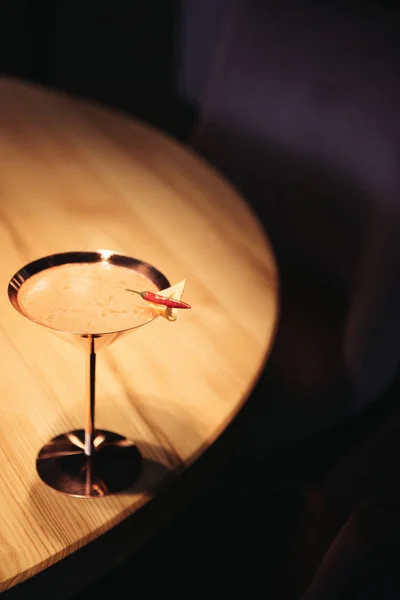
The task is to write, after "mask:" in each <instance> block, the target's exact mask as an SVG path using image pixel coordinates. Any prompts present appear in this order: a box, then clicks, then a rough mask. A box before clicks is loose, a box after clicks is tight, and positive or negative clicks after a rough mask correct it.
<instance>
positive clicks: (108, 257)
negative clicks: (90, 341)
mask: <svg viewBox="0 0 400 600" xmlns="http://www.w3.org/2000/svg"><path fill="white" fill-rule="evenodd" d="M98 262H103V263H108V264H111V265H116V266H119V267H126V268H128V269H132V270H133V271H136V272H137V273H141V274H142V275H144V276H145V277H147V278H148V279H150V280H151V281H152V282H153V283H154V284H155V285H156V286H157V288H158V289H159V290H162V289H165V288H168V287H170V282H169V281H168V279H167V278H166V277H165V275H164V274H163V273H161V271H159V270H158V269H157V268H156V267H154V266H153V265H151V264H150V263H148V262H146V261H143V260H140V259H138V258H133V257H131V256H127V255H125V254H122V253H119V252H114V251H111V250H87V251H86V250H76V251H70V252H59V253H56V254H49V255H48V256H43V257H41V258H38V259H36V260H33V261H31V262H29V263H27V264H26V265H25V266H23V267H22V268H21V269H19V270H18V271H17V272H16V273H15V274H14V275H13V276H12V277H11V279H10V281H9V283H8V298H9V300H10V302H11V304H12V305H13V307H14V308H15V309H16V310H17V311H18V312H19V313H20V314H21V315H23V316H24V317H26V318H27V319H29V320H30V321H32V322H33V323H37V324H39V325H42V327H46V328H47V329H51V330H53V331H59V332H63V333H69V334H75V335H80V336H82V337H96V338H98V337H101V336H104V335H113V334H118V333H122V332H124V331H130V330H132V329H138V328H139V327H142V326H143V325H146V324H147V323H150V322H152V321H154V319H156V318H157V317H158V316H159V315H155V316H154V317H152V318H150V319H148V320H147V321H144V322H143V323H141V324H140V325H135V326H133V327H128V328H124V329H118V330H115V331H105V332H97V333H93V334H90V333H89V334H88V333H87V332H82V331H71V330H65V329H60V328H57V327H51V326H49V325H45V324H44V323H41V322H40V321H37V320H35V319H32V318H31V317H30V316H29V315H28V314H27V313H26V312H25V311H24V310H23V309H22V307H21V305H20V304H19V302H18V292H19V290H20V288H21V287H22V285H23V284H24V283H25V282H26V281H27V280H28V279H29V278H30V277H32V276H33V275H36V274H37V273H40V272H41V271H45V270H46V269H51V268H53V267H59V266H62V265H66V264H73V263H75V264H85V263H98Z"/></svg>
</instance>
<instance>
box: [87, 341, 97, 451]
mask: <svg viewBox="0 0 400 600" xmlns="http://www.w3.org/2000/svg"><path fill="white" fill-rule="evenodd" d="M89 342H90V347H89V353H88V358H87V360H88V363H87V364H88V367H87V371H88V373H87V392H86V394H87V397H86V425H85V454H86V456H92V454H93V448H94V447H93V442H94V433H95V429H94V410H95V399H96V352H95V346H94V336H93V335H91V336H89Z"/></svg>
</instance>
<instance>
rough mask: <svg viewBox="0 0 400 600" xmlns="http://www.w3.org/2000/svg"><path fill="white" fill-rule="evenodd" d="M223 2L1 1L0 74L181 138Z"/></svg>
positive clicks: (199, 88)
mask: <svg viewBox="0 0 400 600" xmlns="http://www.w3.org/2000/svg"><path fill="white" fill-rule="evenodd" d="M225 4H226V0H223V1H215V2H213V1H210V0H204V1H203V0H202V1H201V2H198V1H196V0H187V1H185V2H182V1H177V0H150V1H147V2H133V1H132V2H129V1H127V0H111V1H105V0H97V1H96V0H69V1H67V0H56V1H54V0H53V1H52V0H3V1H2V2H1V3H0V73H1V74H7V75H12V76H16V77H21V78H24V79H28V80H31V81H34V82H40V83H42V84H45V85H48V86H51V87H55V88H58V89H61V90H66V91H68V92H71V93H73V94H77V95H83V96H86V97H89V98H93V99H94V100H97V101H99V102H103V103H105V104H108V105H113V106H117V107H119V108H121V109H123V110H126V111H128V112H130V113H132V114H134V115H135V116H138V117H140V118H142V119H145V120H147V121H150V122H151V123H153V124H155V125H158V126H159V127H161V128H163V129H166V130H168V131H170V132H171V133H174V134H175V135H176V136H178V137H185V136H186V135H187V134H188V131H190V127H191V124H192V123H193V118H194V114H195V105H196V103H197V102H198V100H199V97H200V96H201V93H202V88H203V83H204V79H205V77H206V71H207V63H208V61H209V60H210V58H211V54H212V48H213V40H214V37H215V34H216V31H217V30H218V26H219V22H220V19H221V15H222V11H223V7H224V5H225ZM188 15H190V19H189V18H188Z"/></svg>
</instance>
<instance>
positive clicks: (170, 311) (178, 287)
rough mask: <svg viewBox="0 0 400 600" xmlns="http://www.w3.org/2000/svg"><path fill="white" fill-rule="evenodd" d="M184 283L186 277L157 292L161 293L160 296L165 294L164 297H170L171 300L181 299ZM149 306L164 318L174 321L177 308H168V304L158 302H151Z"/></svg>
mask: <svg viewBox="0 0 400 600" xmlns="http://www.w3.org/2000/svg"><path fill="white" fill-rule="evenodd" d="M185 285H186V279H182V281H180V282H179V283H176V284H175V285H171V287H169V288H165V290H160V291H159V292H157V293H158V294H161V296H165V297H166V298H172V299H173V300H181V298H182V296H183V292H184V289H185ZM151 307H152V308H153V310H154V311H156V312H157V313H158V314H159V315H161V316H162V317H164V319H168V321H176V319H177V316H178V312H179V308H169V307H168V306H160V305H159V304H153V303H151Z"/></svg>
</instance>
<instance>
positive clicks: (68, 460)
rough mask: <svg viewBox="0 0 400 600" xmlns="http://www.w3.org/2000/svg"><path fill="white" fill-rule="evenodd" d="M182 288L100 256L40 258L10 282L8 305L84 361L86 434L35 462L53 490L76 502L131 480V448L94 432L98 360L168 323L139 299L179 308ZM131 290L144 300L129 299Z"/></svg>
mask: <svg viewBox="0 0 400 600" xmlns="http://www.w3.org/2000/svg"><path fill="white" fill-rule="evenodd" d="M182 283H183V285H178V287H177V288H176V289H174V288H171V287H169V286H170V284H169V282H168V280H167V278H166V277H165V276H164V275H163V274H162V273H161V272H160V271H158V270H157V269H156V268H155V267H152V266H151V265H149V264H147V263H145V262H142V261H140V260H137V259H134V258H129V257H126V256H122V255H120V254H116V253H112V252H110V251H106V250H104V251H98V252H66V253H62V254H55V255H52V256H48V257H45V258H41V259H39V260H36V261H34V262H31V263H29V264H28V265H26V266H25V267H23V268H22V269H21V270H20V271H18V272H17V273H16V274H15V275H14V276H13V277H12V279H11V280H10V283H9V286H8V293H9V298H10V301H11V303H12V304H13V306H14V307H15V308H16V309H17V310H18V311H19V312H20V313H21V314H22V315H24V316H25V317H27V318H28V319H30V320H31V321H34V322H35V323H38V324H40V325H43V326H45V327H47V328H50V329H53V330H56V331H58V332H62V333H63V334H64V335H67V336H68V337H70V338H71V339H74V340H76V341H77V342H79V343H80V344H81V345H82V346H83V347H84V349H85V350H86V354H87V363H88V381H87V400H86V423H85V428H84V429H82V430H75V431H71V432H68V433H64V434H62V435H59V436H57V437H56V438H54V439H52V440H51V441H50V442H49V443H48V444H46V445H45V446H44V447H43V448H42V449H41V451H40V452H39V455H38V457H37V462H36V466H37V470H38V473H39V475H40V477H41V478H42V480H43V481H44V482H45V483H47V484H48V485H50V486H51V487H53V488H54V489H56V490H58V491H61V492H64V493H66V494H69V495H73V496H79V497H95V496H104V495H106V494H109V493H113V492H117V491H121V490H123V489H125V488H127V487H129V486H130V485H132V484H133V483H134V482H135V480H136V479H137V477H138V475H139V473H140V467H141V460H140V453H139V451H138V449H137V447H136V446H135V444H134V443H133V442H132V441H130V440H128V439H126V438H125V437H123V436H121V435H118V434H116V433H112V432H109V431H105V430H99V429H97V430H96V429H95V421H94V414H95V388H96V386H95V375H96V353H97V351H98V350H100V349H101V348H103V347H105V346H107V345H109V344H110V343H111V342H113V341H114V340H115V339H116V338H118V337H119V336H121V335H122V334H124V333H126V332H128V331H132V330H135V329H138V328H139V327H142V326H143V325H146V324H147V323H150V322H151V321H153V320H154V319H155V318H156V317H158V316H159V315H160V314H163V315H164V316H167V317H168V316H169V317H172V313H171V312H169V313H168V312H166V311H168V310H169V311H171V309H168V308H167V307H165V306H162V305H159V304H156V303H152V302H149V301H148V300H147V299H145V298H147V297H149V298H156V296H154V294H157V293H161V294H163V293H164V292H165V294H166V295H165V296H163V295H161V300H160V301H161V302H162V299H163V298H172V299H173V298H175V299H177V300H178V301H179V299H180V296H181V295H182V291H183V287H184V282H181V284H182ZM133 290H135V291H136V290H139V291H140V290H146V293H145V294H143V293H142V295H141V294H139V293H130V291H133ZM161 290H162V292H160V291H161ZM143 296H144V297H143ZM185 307H188V305H186V306H185ZM173 310H175V309H173ZM163 311H164V313H163Z"/></svg>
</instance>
